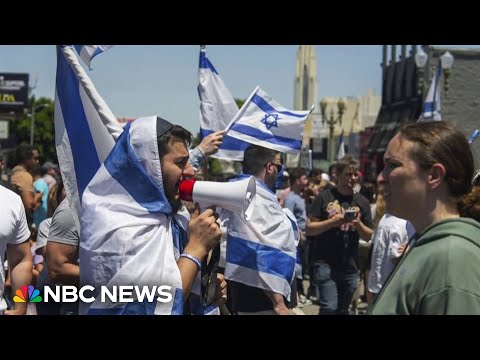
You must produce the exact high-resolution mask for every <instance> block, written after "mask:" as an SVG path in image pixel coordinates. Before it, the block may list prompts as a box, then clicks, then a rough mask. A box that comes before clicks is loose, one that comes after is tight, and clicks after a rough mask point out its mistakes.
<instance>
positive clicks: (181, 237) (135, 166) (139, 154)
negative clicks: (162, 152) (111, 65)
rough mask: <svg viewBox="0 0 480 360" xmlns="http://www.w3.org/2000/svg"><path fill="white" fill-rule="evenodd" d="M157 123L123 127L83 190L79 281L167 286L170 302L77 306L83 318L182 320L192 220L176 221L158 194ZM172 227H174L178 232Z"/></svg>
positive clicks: (142, 121)
mask: <svg viewBox="0 0 480 360" xmlns="http://www.w3.org/2000/svg"><path fill="white" fill-rule="evenodd" d="M156 121H157V117H156V116H152V117H146V118H140V119H137V120H135V121H134V122H133V123H131V124H127V125H126V126H125V128H124V133H123V134H122V135H121V136H120V138H119V139H118V141H117V143H116V145H115V147H114V148H113V150H112V152H111V153H110V155H109V156H108V158H107V159H106V160H105V162H104V163H103V164H102V165H101V166H100V169H99V170H98V172H97V173H96V175H95V176H94V178H93V179H92V181H91V182H90V183H89V185H88V186H87V188H86V189H85V193H84V196H83V206H82V207H83V213H82V217H81V222H82V223H81V225H82V233H81V239H80V260H81V266H80V282H81V285H91V286H93V287H94V288H95V291H97V292H98V291H99V289H100V287H101V286H106V287H107V288H110V289H112V288H113V287H114V286H120V285H123V286H128V285H130V286H139V287H143V286H147V287H149V289H150V291H152V289H154V287H155V286H156V287H159V286H162V285H168V286H170V287H171V288H172V289H171V291H169V293H171V295H172V299H173V300H172V301H170V302H168V303H162V302H158V301H156V299H157V296H158V294H157V293H155V297H154V299H155V300H154V299H145V298H144V299H139V298H137V301H135V302H133V303H118V302H117V303H113V302H111V301H106V302H101V298H100V296H98V294H96V295H97V296H95V298H96V300H95V302H93V303H91V304H87V303H82V304H81V306H80V313H81V314H145V315H149V314H182V312H183V296H182V281H181V277H180V271H179V269H178V267H177V263H176V258H178V256H179V255H180V251H181V250H182V249H181V245H182V243H185V242H186V231H185V228H186V226H187V223H188V219H189V216H188V215H185V216H180V215H175V216H176V220H175V221H172V208H171V206H170V204H169V202H168V200H167V198H166V195H165V192H164V188H163V177H162V172H161V167H160V157H159V154H158V146H157V136H156V134H157V127H156V124H157V122H156ZM175 224H177V225H178V226H175Z"/></svg>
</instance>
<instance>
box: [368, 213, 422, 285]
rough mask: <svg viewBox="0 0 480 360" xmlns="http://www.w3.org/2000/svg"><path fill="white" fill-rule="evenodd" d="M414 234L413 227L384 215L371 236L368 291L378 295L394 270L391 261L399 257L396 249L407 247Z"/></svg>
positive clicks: (405, 221) (398, 219) (399, 254)
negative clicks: (371, 250)
mask: <svg viewBox="0 0 480 360" xmlns="http://www.w3.org/2000/svg"><path fill="white" fill-rule="evenodd" d="M414 234H415V230H414V229H413V226H412V225H411V224H410V223H409V222H408V221H407V220H403V219H400V218H397V217H395V216H393V215H389V214H385V215H383V217H382V218H381V219H380V222H379V223H378V227H377V229H376V230H375V232H374V234H373V238H372V241H373V245H372V246H373V252H372V266H371V269H370V274H369V276H368V290H370V291H371V292H373V293H375V294H376V293H379V292H380V290H381V289H382V286H383V284H384V283H385V281H386V280H387V278H388V276H389V275H390V273H391V272H392V271H393V269H395V263H394V262H393V260H395V259H396V258H398V257H399V256H401V255H402V254H401V253H399V251H398V248H399V246H400V245H407V244H408V240H409V239H410V238H411V237H412V236H413V235H414Z"/></svg>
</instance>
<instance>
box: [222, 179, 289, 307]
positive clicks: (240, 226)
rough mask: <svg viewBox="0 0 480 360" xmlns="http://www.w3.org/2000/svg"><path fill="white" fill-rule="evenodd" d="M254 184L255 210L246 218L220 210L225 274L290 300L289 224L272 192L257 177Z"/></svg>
mask: <svg viewBox="0 0 480 360" xmlns="http://www.w3.org/2000/svg"><path fill="white" fill-rule="evenodd" d="M249 176H250V175H240V176H239V177H238V178H237V179H236V180H242V179H244V178H246V177H249ZM256 185H257V192H256V196H255V211H254V212H253V215H252V217H251V218H250V220H249V221H248V222H247V221H245V220H244V219H243V217H241V216H240V215H238V214H236V213H233V212H231V211H229V210H225V209H224V210H223V211H222V212H221V214H220V219H221V220H220V221H222V222H223V224H224V226H225V228H226V229H227V254H226V266H225V278H226V279H227V280H233V281H236V282H239V283H242V284H245V285H248V286H252V287H255V288H259V289H263V290H267V291H271V292H274V293H278V294H282V295H283V296H285V297H286V298H287V300H290V290H291V287H290V284H291V282H292V280H293V276H294V270H295V259H296V245H295V242H296V238H295V232H294V229H293V225H292V222H291V221H290V219H289V217H288V216H287V215H286V213H285V212H284V211H283V209H282V207H281V206H280V204H279V203H278V200H277V197H276V196H275V194H274V193H273V192H272V191H271V190H270V189H268V188H267V187H266V185H265V184H263V183H262V182H260V181H258V180H257V182H256ZM265 214H268V216H267V217H266V216H265Z"/></svg>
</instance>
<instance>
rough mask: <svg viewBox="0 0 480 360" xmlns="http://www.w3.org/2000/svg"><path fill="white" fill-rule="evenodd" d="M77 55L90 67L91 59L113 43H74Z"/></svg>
mask: <svg viewBox="0 0 480 360" xmlns="http://www.w3.org/2000/svg"><path fill="white" fill-rule="evenodd" d="M74 46H75V50H77V52H78V55H80V58H81V59H82V60H83V62H84V63H85V64H86V65H87V66H88V67H89V68H90V63H91V62H92V59H93V58H94V57H95V56H97V55H98V54H101V53H102V52H104V51H107V50H108V49H110V48H111V47H112V46H113V45H74Z"/></svg>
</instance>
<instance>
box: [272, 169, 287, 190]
mask: <svg viewBox="0 0 480 360" xmlns="http://www.w3.org/2000/svg"><path fill="white" fill-rule="evenodd" d="M284 170H285V166H284V165H282V168H281V169H280V171H279V172H278V174H277V178H276V180H275V188H274V189H273V192H275V191H276V190H277V189H280V188H281V187H282V183H283V171H284Z"/></svg>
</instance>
